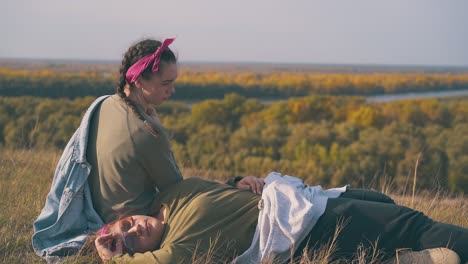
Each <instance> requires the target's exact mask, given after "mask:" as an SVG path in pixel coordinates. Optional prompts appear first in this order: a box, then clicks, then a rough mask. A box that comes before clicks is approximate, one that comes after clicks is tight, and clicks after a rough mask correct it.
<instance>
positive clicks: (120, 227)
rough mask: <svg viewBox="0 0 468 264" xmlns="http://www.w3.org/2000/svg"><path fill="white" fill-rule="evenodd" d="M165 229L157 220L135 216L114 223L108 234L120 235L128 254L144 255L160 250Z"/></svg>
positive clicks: (119, 237)
mask: <svg viewBox="0 0 468 264" xmlns="http://www.w3.org/2000/svg"><path fill="white" fill-rule="evenodd" d="M164 227H165V226H164V223H162V222H161V221H160V220H158V219H157V218H154V217H150V216H145V215H134V216H129V217H126V218H123V219H121V220H118V221H116V222H114V223H113V224H112V225H111V226H109V228H108V230H107V232H106V233H108V234H109V233H114V234H118V236H117V237H118V239H121V240H122V241H123V242H124V246H125V247H126V248H127V249H128V250H127V251H128V252H130V253H133V252H135V253H136V252H139V253H143V252H146V251H153V250H155V249H157V248H159V245H160V243H161V239H162V236H163V233H164ZM115 242H116V241H114V243H115Z"/></svg>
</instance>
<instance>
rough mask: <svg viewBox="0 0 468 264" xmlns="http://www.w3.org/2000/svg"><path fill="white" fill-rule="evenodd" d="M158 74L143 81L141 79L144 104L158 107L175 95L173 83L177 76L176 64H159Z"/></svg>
mask: <svg viewBox="0 0 468 264" xmlns="http://www.w3.org/2000/svg"><path fill="white" fill-rule="evenodd" d="M159 69H160V70H159V72H158V73H156V74H153V75H151V78H150V79H148V80H145V79H143V78H141V86H140V88H141V92H142V94H143V98H144V99H145V101H146V103H148V104H153V105H160V104H162V103H163V102H164V101H166V100H167V99H169V97H170V96H171V95H173V94H174V93H175V87H174V82H175V80H176V79H177V76H178V67H177V63H175V62H174V63H164V62H160V65H159Z"/></svg>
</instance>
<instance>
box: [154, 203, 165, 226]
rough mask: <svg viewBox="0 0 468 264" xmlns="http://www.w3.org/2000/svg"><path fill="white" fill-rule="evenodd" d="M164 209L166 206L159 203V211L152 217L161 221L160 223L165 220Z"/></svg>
mask: <svg viewBox="0 0 468 264" xmlns="http://www.w3.org/2000/svg"><path fill="white" fill-rule="evenodd" d="M166 211H167V210H166V206H164V205H161V210H159V212H158V213H157V214H156V215H155V216H154V218H156V219H158V220H159V221H161V223H164V221H165V220H166Z"/></svg>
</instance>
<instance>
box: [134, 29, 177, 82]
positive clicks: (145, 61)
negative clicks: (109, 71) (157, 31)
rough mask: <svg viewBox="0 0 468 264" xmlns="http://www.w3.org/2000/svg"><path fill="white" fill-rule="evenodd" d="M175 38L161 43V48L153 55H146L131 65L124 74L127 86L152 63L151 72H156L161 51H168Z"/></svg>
mask: <svg viewBox="0 0 468 264" xmlns="http://www.w3.org/2000/svg"><path fill="white" fill-rule="evenodd" d="M174 40H175V38H168V39H165V40H164V41H163V43H162V44H161V46H159V48H158V49H156V51H155V52H154V53H153V54H150V55H147V56H145V57H143V58H141V59H139V60H138V61H137V62H135V64H133V65H132V66H131V67H130V68H129V69H128V70H127V73H126V74H125V79H126V80H127V83H128V84H132V83H134V82H135V81H136V79H137V78H138V76H140V74H141V73H142V72H143V71H145V69H146V68H147V67H148V66H149V65H150V64H151V63H153V67H152V71H153V72H157V71H158V67H159V61H160V60H161V54H162V53H163V51H165V50H168V49H169V45H170V44H171V43H172V42H174Z"/></svg>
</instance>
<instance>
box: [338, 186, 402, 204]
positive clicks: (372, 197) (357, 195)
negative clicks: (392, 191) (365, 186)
mask: <svg viewBox="0 0 468 264" xmlns="http://www.w3.org/2000/svg"><path fill="white" fill-rule="evenodd" d="M340 198H349V199H357V200H364V201H371V202H379V203H389V204H395V202H394V201H393V200H392V198H390V197H389V196H387V195H385V194H383V193H381V192H377V191H372V190H362V189H348V190H346V192H344V193H342V194H341V195H340Z"/></svg>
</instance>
